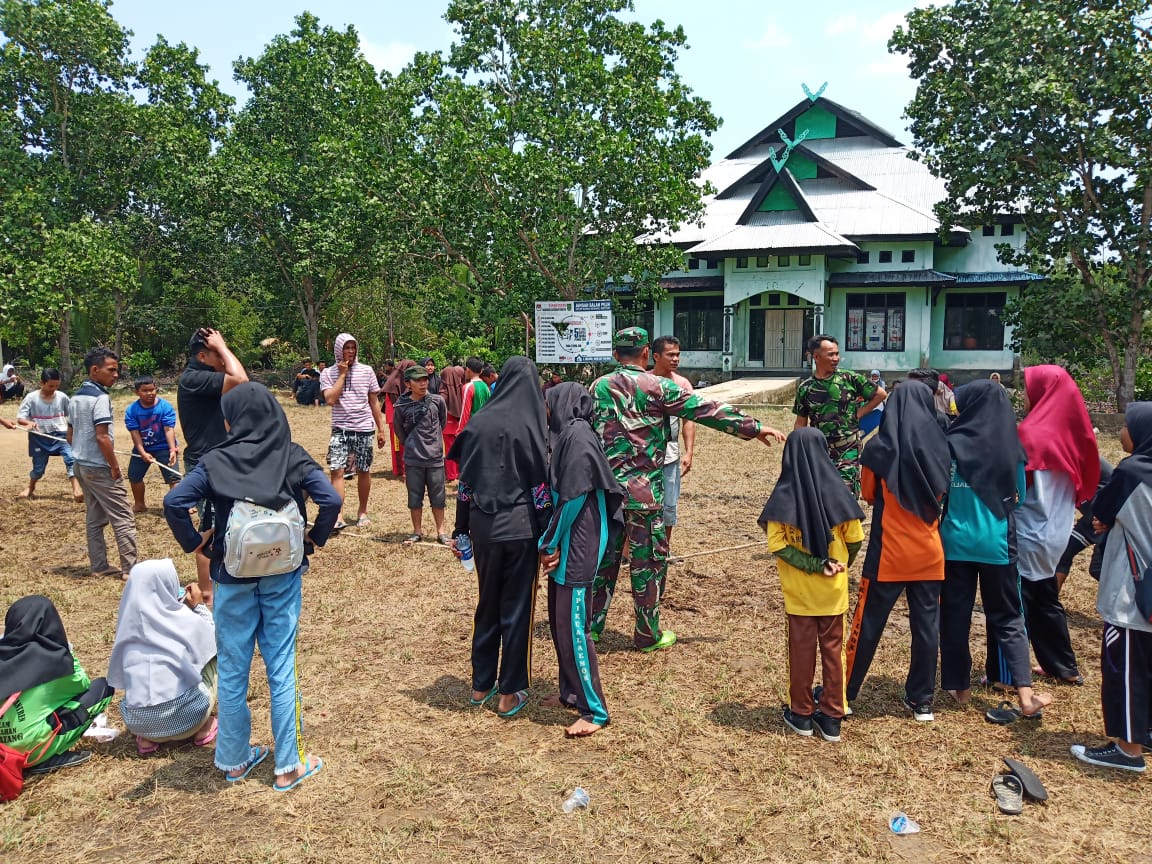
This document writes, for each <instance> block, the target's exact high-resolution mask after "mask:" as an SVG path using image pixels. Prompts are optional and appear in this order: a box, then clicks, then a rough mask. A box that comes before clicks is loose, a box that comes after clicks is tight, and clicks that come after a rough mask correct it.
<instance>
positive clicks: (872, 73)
mask: <svg viewBox="0 0 1152 864" xmlns="http://www.w3.org/2000/svg"><path fill="white" fill-rule="evenodd" d="M860 74H861V75H864V76H865V77H868V78H907V77H908V58H907V57H905V56H903V55H902V54H885V55H884V58H883V59H882V60H875V61H873V62H872V63H867V64H865V65H864V66H862V67H860Z"/></svg>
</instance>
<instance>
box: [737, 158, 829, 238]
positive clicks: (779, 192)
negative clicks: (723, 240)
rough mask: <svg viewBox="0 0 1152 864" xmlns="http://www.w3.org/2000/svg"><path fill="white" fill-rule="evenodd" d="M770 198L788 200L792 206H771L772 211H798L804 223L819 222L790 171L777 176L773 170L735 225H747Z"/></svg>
mask: <svg viewBox="0 0 1152 864" xmlns="http://www.w3.org/2000/svg"><path fill="white" fill-rule="evenodd" d="M770 196H776V197H779V198H783V199H784V201H789V200H790V201H791V204H792V206H791V207H787V206H785V207H781V206H771V207H770V208H769V209H771V210H773V211H779V210H799V211H800V212H801V213H802V214H803V215H804V221H806V222H819V221H820V220H819V219H817V218H816V213H815V212H814V211H813V210H812V205H811V204H809V203H808V199H807V198H806V197H804V193H803V192H802V191H801V190H800V184H798V183H797V182H796V178H795V176H793V174H792V171H791V170H790V169H788V168H785V169H784V170H783V171H782V172H781V173H779V174H777V173H776V172H775V170H773V171H772V172H771V173H770V174H769V175H768V176H767V177H765V179H764V182H763V183H761V184H760V188H759V189H757V190H756V194H755V195H753V196H752V200H751V201H749V202H748V206H747V207H745V208H744V212H743V213H741V214H740V218H739V219H737V220H736V224H737V225H747V224H748V221H749V220H750V219H751V218H752V215H753V214H754V213H757V212H759V211H760V209H761V207H762V206H763V205H764V204H765V202H766V201H770Z"/></svg>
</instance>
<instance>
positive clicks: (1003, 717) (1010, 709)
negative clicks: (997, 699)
mask: <svg viewBox="0 0 1152 864" xmlns="http://www.w3.org/2000/svg"><path fill="white" fill-rule="evenodd" d="M984 719H985V720H987V721H988V722H989V723H994V724H995V725H997V726H1011V725H1012V724H1013V723H1015V722H1016V721H1017V720H1034V721H1036V722H1039V721H1040V720H1042V719H1044V710H1043V709H1041V710H1039V711H1037V712H1036V713H1035V714H1025V713H1023V712H1022V711H1021V710H1020V709H1019V708H1017V707H1016V706H1015V705H1013V704H1012V703H1011V702H1001V703H1000V704H999V705H998V706H997V707H995V708H989V709H988V710H987V711H985V712H984Z"/></svg>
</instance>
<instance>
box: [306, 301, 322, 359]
mask: <svg viewBox="0 0 1152 864" xmlns="http://www.w3.org/2000/svg"><path fill="white" fill-rule="evenodd" d="M304 326H305V327H306V328H307V330H308V356H309V357H311V358H312V362H313V363H317V362H319V360H320V341H319V330H320V315H319V313H318V310H317V309H316V304H315V303H312V302H305V303H304Z"/></svg>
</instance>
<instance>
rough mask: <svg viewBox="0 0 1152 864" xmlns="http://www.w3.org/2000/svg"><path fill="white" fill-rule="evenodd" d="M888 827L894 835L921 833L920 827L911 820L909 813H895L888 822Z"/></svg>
mask: <svg viewBox="0 0 1152 864" xmlns="http://www.w3.org/2000/svg"><path fill="white" fill-rule="evenodd" d="M888 827H889V828H891V829H892V833H893V834H916V833H918V832H919V831H920V825H919V823H917V822H916V820H914V819H910V818H909V817H908V814H907V813H904V812H903V811H900V812H897V813H895V814H894V815H893V816H892V818H891V819H890V820H889V821H888Z"/></svg>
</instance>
